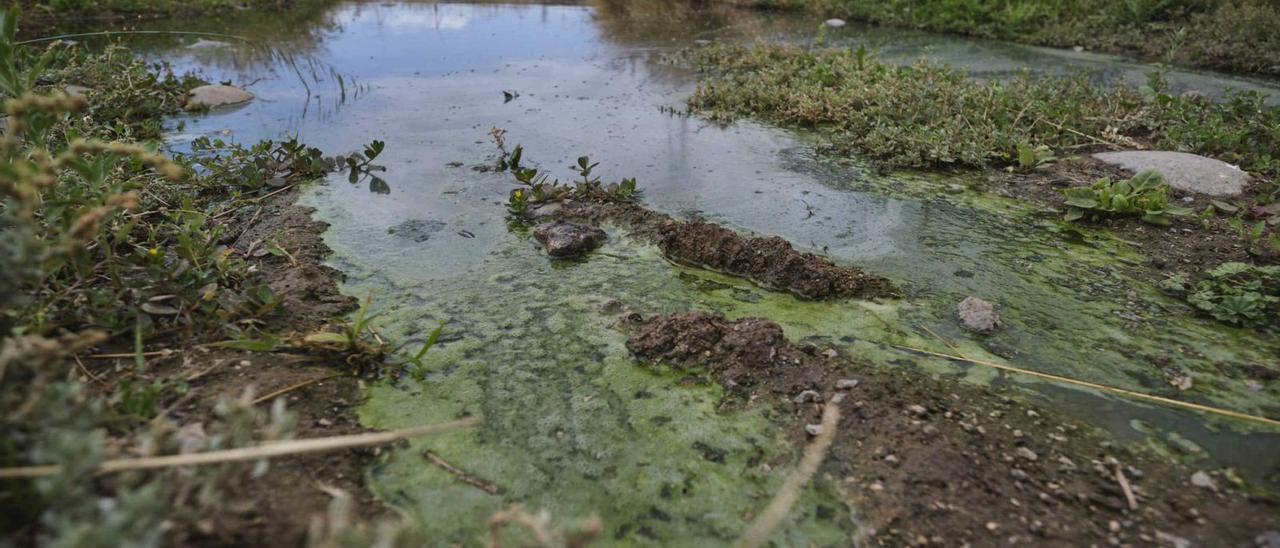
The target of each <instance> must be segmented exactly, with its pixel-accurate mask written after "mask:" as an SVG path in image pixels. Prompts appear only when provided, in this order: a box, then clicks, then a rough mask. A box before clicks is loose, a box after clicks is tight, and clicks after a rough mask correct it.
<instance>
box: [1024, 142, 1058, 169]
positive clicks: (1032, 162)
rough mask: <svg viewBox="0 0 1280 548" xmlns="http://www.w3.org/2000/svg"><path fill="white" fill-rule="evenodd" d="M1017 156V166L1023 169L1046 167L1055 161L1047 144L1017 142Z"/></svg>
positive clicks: (1055, 158)
mask: <svg viewBox="0 0 1280 548" xmlns="http://www.w3.org/2000/svg"><path fill="white" fill-rule="evenodd" d="M1017 158H1018V168H1020V169H1022V170H1023V171H1030V170H1033V169H1042V168H1046V167H1049V166H1050V165H1053V163H1054V162H1055V161H1057V157H1056V156H1055V155H1054V153H1053V150H1052V149H1050V148H1049V146H1048V145H1037V146H1031V143H1027V142H1022V143H1018V148H1017Z"/></svg>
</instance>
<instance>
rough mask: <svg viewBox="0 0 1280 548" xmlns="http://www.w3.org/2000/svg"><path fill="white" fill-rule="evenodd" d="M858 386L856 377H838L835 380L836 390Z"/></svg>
mask: <svg viewBox="0 0 1280 548" xmlns="http://www.w3.org/2000/svg"><path fill="white" fill-rule="evenodd" d="M857 387H858V379H840V380H838V381H836V390H849V389H852V388H857Z"/></svg>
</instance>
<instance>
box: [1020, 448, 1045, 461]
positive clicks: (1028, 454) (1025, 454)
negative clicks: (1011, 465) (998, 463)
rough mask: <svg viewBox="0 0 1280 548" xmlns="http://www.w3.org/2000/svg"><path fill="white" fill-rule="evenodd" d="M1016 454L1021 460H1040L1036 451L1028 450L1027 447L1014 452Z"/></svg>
mask: <svg viewBox="0 0 1280 548" xmlns="http://www.w3.org/2000/svg"><path fill="white" fill-rule="evenodd" d="M1014 454H1016V455H1018V457H1019V458H1023V459H1026V460H1036V459H1038V458H1040V456H1039V455H1037V454H1036V452H1035V451H1032V450H1030V449H1027V448H1026V447H1019V448H1018V450H1017V451H1014Z"/></svg>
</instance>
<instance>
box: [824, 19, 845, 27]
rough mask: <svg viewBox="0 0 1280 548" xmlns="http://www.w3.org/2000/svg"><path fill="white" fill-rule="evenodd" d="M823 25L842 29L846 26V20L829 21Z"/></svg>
mask: <svg viewBox="0 0 1280 548" xmlns="http://www.w3.org/2000/svg"><path fill="white" fill-rule="evenodd" d="M822 24H824V25H826V26H828V27H835V28H840V27H843V26H844V19H827V20H826V21H824V22H823V23H822Z"/></svg>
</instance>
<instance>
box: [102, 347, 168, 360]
mask: <svg viewBox="0 0 1280 548" xmlns="http://www.w3.org/2000/svg"><path fill="white" fill-rule="evenodd" d="M175 352H177V350H173V349H169V348H166V349H164V350H156V351H154V352H143V353H142V355H143V357H147V358H154V357H156V356H168V355H170V354H173V353H175ZM137 355H138V353H137V352H121V353H119V354H90V355H88V356H85V359H87V360H114V359H121V358H133V357H136V356H137Z"/></svg>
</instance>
